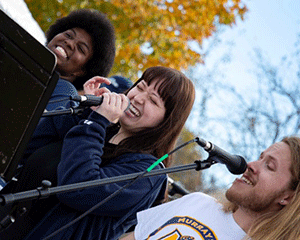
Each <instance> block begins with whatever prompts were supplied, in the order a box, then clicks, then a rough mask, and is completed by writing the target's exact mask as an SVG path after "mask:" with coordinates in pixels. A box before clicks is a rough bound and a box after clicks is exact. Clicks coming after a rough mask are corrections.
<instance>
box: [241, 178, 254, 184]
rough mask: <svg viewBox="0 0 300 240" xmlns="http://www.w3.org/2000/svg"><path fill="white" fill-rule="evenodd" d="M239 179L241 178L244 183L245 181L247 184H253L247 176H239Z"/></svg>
mask: <svg viewBox="0 0 300 240" xmlns="http://www.w3.org/2000/svg"><path fill="white" fill-rule="evenodd" d="M241 179H242V180H243V181H244V182H245V183H247V184H249V185H253V183H252V182H250V181H249V180H248V179H247V178H245V177H241Z"/></svg>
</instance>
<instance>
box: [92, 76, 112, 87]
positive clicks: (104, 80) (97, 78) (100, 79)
mask: <svg viewBox="0 0 300 240" xmlns="http://www.w3.org/2000/svg"><path fill="white" fill-rule="evenodd" d="M92 79H94V81H95V84H99V85H98V88H99V86H100V84H101V83H105V84H107V85H110V84H111V82H110V80H109V79H108V78H105V77H100V76H95V77H93V78H92Z"/></svg>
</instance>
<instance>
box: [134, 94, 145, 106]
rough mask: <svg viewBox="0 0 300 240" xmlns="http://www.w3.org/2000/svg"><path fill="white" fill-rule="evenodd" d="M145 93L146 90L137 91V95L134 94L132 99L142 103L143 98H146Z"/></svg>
mask: <svg viewBox="0 0 300 240" xmlns="http://www.w3.org/2000/svg"><path fill="white" fill-rule="evenodd" d="M147 95H148V94H147V93H146V92H142V93H138V94H137V95H135V96H134V98H133V99H134V101H135V102H137V103H139V104H143V103H144V102H145V99H146V98H147Z"/></svg>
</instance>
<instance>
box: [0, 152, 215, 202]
mask: <svg viewBox="0 0 300 240" xmlns="http://www.w3.org/2000/svg"><path fill="white" fill-rule="evenodd" d="M215 163H216V161H214V160H212V159H210V158H208V159H206V160H203V161H200V160H196V161H195V162H194V163H193V164H188V165H180V166H176V167H172V168H164V169H157V170H152V171H150V172H147V173H145V174H144V172H139V173H132V174H128V175H122V176H117V177H111V178H105V179H100V180H94V181H87V182H81V183H74V184H69V185H63V186H57V187H52V188H51V183H50V182H49V181H47V180H44V181H43V182H42V186H41V187H38V188H37V189H34V190H29V191H25V192H20V193H9V194H3V195H0V204H1V205H2V206H5V205H8V204H13V203H16V202H21V201H26V200H33V199H42V198H47V197H49V196H50V195H53V194H59V193H65V192H71V191H77V190H81V189H85V188H89V187H96V186H102V185H105V184H112V183H117V182H123V181H129V180H134V179H136V178H138V177H151V176H156V175H161V174H167V173H174V172H179V171H186V170H191V169H195V170H196V171H199V170H203V169H207V168H209V167H210V166H211V165H213V164H215ZM141 175H142V176H141Z"/></svg>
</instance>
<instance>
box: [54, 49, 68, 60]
mask: <svg viewBox="0 0 300 240" xmlns="http://www.w3.org/2000/svg"><path fill="white" fill-rule="evenodd" d="M56 50H57V51H59V52H60V53H61V55H62V56H63V57H65V58H67V53H66V52H65V50H64V49H63V48H62V47H60V46H57V47H56Z"/></svg>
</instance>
